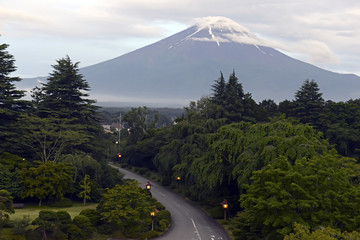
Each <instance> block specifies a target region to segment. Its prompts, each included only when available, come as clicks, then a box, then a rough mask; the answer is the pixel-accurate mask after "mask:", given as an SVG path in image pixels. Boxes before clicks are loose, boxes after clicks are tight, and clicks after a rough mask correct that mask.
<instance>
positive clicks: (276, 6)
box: [0, 0, 360, 77]
mask: <svg viewBox="0 0 360 240" xmlns="http://www.w3.org/2000/svg"><path fill="white" fill-rule="evenodd" d="M206 16H224V17H227V18H230V19H232V20H234V21H236V22H238V23H239V24H241V25H243V26H245V27H246V28H248V29H249V30H250V31H251V32H252V33H254V34H255V35H257V36H258V37H259V38H261V39H264V40H267V41H271V42H272V43H273V44H272V45H273V46H277V48H278V49H279V50H280V51H282V52H284V53H286V54H288V55H290V56H292V57H295V58H297V59H299V60H303V61H306V62H309V63H312V64H315V65H316V66H319V67H322V68H325V69H328V70H331V71H335V72H342V73H356V74H357V75H360V1H358V0H317V1H314V0H311V1H310V0H301V1H297V0H223V1H219V0H192V1H190V0H182V1H179V0H76V1H74V0H48V1H43V0H32V1H27V0H1V2H0V34H1V35H2V36H1V37H0V43H8V44H10V48H9V51H10V53H11V54H13V55H14V56H15V59H16V65H17V66H18V71H17V72H16V74H17V75H20V76H22V77H27V76H44V75H47V74H48V73H49V72H51V71H52V68H51V65H52V64H54V63H55V60H56V59H59V58H61V57H64V56H66V55H69V56H70V57H71V59H72V60H73V61H79V62H80V67H84V66H88V65H92V64H96V63H99V62H101V61H104V60H108V59H111V58H115V57H117V56H120V55H123V54H125V53H127V52H130V51H132V50H135V49H138V48H140V47H143V46H145V45H148V44H151V43H153V42H155V41H157V40H160V39H162V38H165V37H167V36H170V35H172V34H174V33H177V32H179V31H181V30H184V29H186V28H187V27H189V26H191V25H192V24H193V23H194V22H195V20H194V19H195V18H200V17H206Z"/></svg>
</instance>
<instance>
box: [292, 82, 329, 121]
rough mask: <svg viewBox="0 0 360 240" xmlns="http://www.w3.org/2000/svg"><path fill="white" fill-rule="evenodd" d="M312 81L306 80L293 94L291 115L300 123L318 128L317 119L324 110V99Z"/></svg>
mask: <svg viewBox="0 0 360 240" xmlns="http://www.w3.org/2000/svg"><path fill="white" fill-rule="evenodd" d="M319 90H320V89H319V86H318V84H317V83H316V82H315V81H314V80H311V81H309V80H306V81H305V82H304V84H303V85H302V86H301V88H300V89H299V90H298V91H297V92H296V94H295V101H294V109H293V114H294V116H295V117H297V118H299V119H300V121H301V122H302V123H309V124H311V125H313V126H315V127H318V124H319V117H320V116H321V113H322V112H323V110H324V105H325V103H324V99H323V98H322V93H320V92H319Z"/></svg>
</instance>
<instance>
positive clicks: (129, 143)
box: [0, 44, 360, 240]
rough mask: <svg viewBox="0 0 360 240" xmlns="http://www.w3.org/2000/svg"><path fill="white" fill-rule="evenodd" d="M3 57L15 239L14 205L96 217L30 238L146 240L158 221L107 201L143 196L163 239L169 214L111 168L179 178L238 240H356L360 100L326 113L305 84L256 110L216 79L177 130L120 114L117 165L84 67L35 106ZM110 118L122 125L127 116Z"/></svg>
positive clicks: (55, 75) (4, 213)
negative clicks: (63, 207)
mask: <svg viewBox="0 0 360 240" xmlns="http://www.w3.org/2000/svg"><path fill="white" fill-rule="evenodd" d="M6 48H7V45H6V44H2V45H0V105H1V108H0V154H1V155H0V164H1V165H0V202H1V203H2V204H1V207H0V217H1V219H0V221H1V225H0V228H6V227H7V228H11V227H12V228H13V229H15V228H14V226H15V224H14V223H13V222H11V221H10V220H9V215H11V213H13V212H14V209H13V208H12V206H11V204H10V203H11V202H19V201H21V202H35V201H36V203H37V204H38V205H39V206H41V205H43V204H53V203H58V202H59V201H60V202H63V199H69V200H70V201H76V200H77V201H83V202H84V204H85V203H86V200H87V199H88V200H91V201H94V202H99V206H98V208H97V210H96V211H93V212H91V213H89V214H87V216H85V217H83V216H81V217H79V218H80V219H79V218H78V219H76V221H75V218H74V219H73V220H71V221H70V220H69V217H68V216H67V215H66V214H65V213H61V212H60V213H59V212H57V213H48V212H43V213H42V214H39V217H38V218H37V219H36V220H34V221H33V222H31V224H32V226H33V228H32V229H33V230H32V231H28V230H27V229H29V228H28V225H30V223H29V222H28V223H27V225H26V224H25V225H24V224H23V225H22V226H23V228H22V229H23V231H28V232H27V233H28V234H30V235H31V234H35V235H36V234H41V235H42V236H53V237H54V236H55V235H56V234H58V233H59V236H58V237H57V238H55V239H68V238H69V239H87V238H88V237H89V236H90V235H91V233H92V232H94V231H100V232H101V231H103V232H111V231H113V230H114V228H120V229H122V230H123V232H124V234H125V235H127V236H137V237H138V236H139V235H136V234H139V232H142V233H144V232H146V231H149V229H148V227H149V221H151V219H150V217H149V216H147V217H146V218H144V219H142V218H141V214H140V215H137V216H136V217H134V218H131V219H129V218H125V217H124V218H122V219H118V218H113V216H114V214H116V213H115V212H112V210H113V209H111V204H109V202H108V201H107V200H109V199H114V197H115V196H119V195H121V194H122V193H123V191H135V192H136V193H135V192H134V194H133V195H134V196H138V199H139V204H138V206H137V210H138V211H139V212H140V213H141V212H142V213H144V212H147V211H149V210H150V209H151V208H154V206H157V208H159V209H160V210H162V211H164V213H163V216H164V217H163V220H164V221H162V224H160V222H158V223H157V227H158V229H166V227H167V226H168V224H169V222H167V221H168V220H169V215H168V213H166V212H165V211H166V210H164V209H163V208H162V207H161V205H160V204H159V203H156V201H155V200H151V201H150V200H149V199H148V198H149V196H148V195H146V193H144V192H142V189H138V190H136V188H135V189H134V187H131V186H134V185H135V184H136V183H133V182H128V181H125V180H124V179H122V177H121V176H120V175H119V174H118V173H117V172H116V171H115V170H114V169H112V168H110V167H109V166H108V164H107V163H108V162H109V161H114V162H118V163H121V164H128V165H131V166H135V167H139V168H144V169H147V170H149V171H154V172H157V173H159V174H160V175H161V176H162V177H161V183H162V184H163V185H165V186H170V185H172V184H174V183H176V181H177V177H180V178H181V184H182V186H183V189H185V191H186V192H185V193H184V194H185V196H186V197H188V198H189V199H191V200H193V201H196V202H197V203H198V204H200V205H202V206H207V207H209V206H210V209H209V213H210V214H212V215H213V216H214V218H221V214H222V212H221V208H220V206H219V203H220V202H221V201H223V199H227V201H228V202H229V209H228V216H229V219H228V222H227V223H226V224H227V225H228V226H229V231H231V233H232V235H233V236H234V239H249V240H250V239H289V240H290V239H319V236H320V237H321V239H359V238H360V233H358V231H359V227H360V218H359V217H358V216H359V212H358V211H360V201H359V200H360V190H359V174H360V165H359V163H358V162H359V151H358V149H359V144H360V134H359V130H360V125H359V124H360V121H359V120H360V119H359V118H360V99H355V100H353V99H350V100H348V101H346V102H333V101H330V100H327V101H325V100H324V99H323V98H322V93H321V91H320V87H319V86H318V85H317V83H316V81H315V80H312V79H308V80H303V81H304V82H303V85H302V86H301V88H300V89H298V90H297V91H295V94H294V99H293V100H284V101H282V102H280V103H275V102H274V101H273V100H271V99H265V100H263V101H261V102H258V103H257V102H255V101H254V100H253V99H252V96H251V93H246V92H245V91H244V89H243V87H242V84H241V82H240V81H239V79H238V78H237V77H236V74H235V72H232V73H230V74H229V78H228V79H227V80H225V77H224V75H223V73H221V72H220V76H219V78H218V79H217V80H215V81H213V84H212V86H211V88H212V94H211V95H210V96H205V97H202V98H200V99H199V100H198V101H196V102H190V103H189V105H188V106H186V107H185V108H184V113H183V114H182V115H181V116H179V117H177V118H176V119H174V121H172V122H171V124H159V119H160V117H159V114H156V113H153V114H150V111H149V109H148V108H147V107H145V106H143V107H137V108H131V109H129V111H127V112H126V113H124V114H123V115H122V119H121V122H122V124H123V128H122V129H121V133H120V135H121V142H120V146H119V149H121V155H119V154H118V153H119V152H118V151H117V147H118V146H116V144H115V141H116V140H117V136H118V133H117V132H116V131H113V132H112V133H108V134H107V133H105V132H104V129H103V128H102V126H101V124H100V122H101V121H102V120H101V119H102V118H103V119H104V118H109V115H106V113H104V112H103V111H101V110H100V109H99V107H98V106H96V101H95V100H91V99H90V98H89V94H88V91H89V90H90V86H89V85H88V84H87V82H86V80H85V79H83V77H82V76H81V75H80V74H79V73H78V63H73V62H72V61H71V59H70V58H69V57H68V56H67V57H65V58H61V59H59V60H57V61H56V64H55V65H53V72H52V73H50V77H49V78H48V81H47V82H46V83H44V84H42V86H41V87H36V88H34V89H33V90H32V92H31V97H32V100H31V101H27V100H23V98H24V95H25V93H24V91H21V90H18V89H16V86H15V83H16V82H17V81H21V79H20V78H18V77H13V74H12V73H13V72H14V71H15V70H16V67H15V65H14V62H15V59H14V58H13V56H12V55H11V54H9V53H8V52H7V51H6ZM112 114H113V115H112V117H113V120H114V121H116V119H117V118H118V117H119V113H118V112H113V113H112ZM110 115H111V114H110ZM110 117H111V116H110ZM120 156H121V157H120ZM90 183H91V184H90ZM69 184H70V185H71V187H70V188H69V187H67V186H69ZM89 185H91V187H90V190H89V187H88V186H89ZM129 185H130V186H129ZM115 198H116V197H115ZM117 202H118V204H119V205H121V204H123V202H122V201H121V198H118V201H117ZM145 203H150V205H146V204H145ZM211 206H213V207H212V208H211ZM219 209H220V214H219ZM64 215H66V216H65V217H64ZM83 215H86V214H83ZM79 216H80V215H79ZM94 216H96V217H94ZM54 219H56V221H55V220H54ZM62 219H67V220H66V221H65V220H64V222H62ZM94 219H97V220H96V221H95V220H94ZM54 222H56V223H57V224H55V223H54ZM79 222H80V223H79ZM84 222H86V224H85V223H84ZM49 223H52V224H49ZM65 223H66V224H67V225H66V224H65ZM109 223H115V226H114V225H112V224H109ZM19 224H20V223H17V225H19ZM20 225H21V224H20ZM47 226H52V228H50V227H49V228H46V227H47ZM85 226H87V227H88V228H86V227H85ZM81 227H82V228H83V229H85V228H86V229H87V230H86V231H85V230H82V231H81ZM108 228H110V229H108ZM79 229H80V230H79ZM126 231H128V232H126ZM80 232H85V233H88V234H89V235H86V234H85V235H84V236H80V235H81V234H80ZM14 234H15V233H14ZM77 234H79V236H78V235H77ZM61 237H63V238H61ZM29 239H30V238H29ZM34 239H36V238H34Z"/></svg>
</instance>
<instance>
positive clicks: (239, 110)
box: [224, 71, 245, 122]
mask: <svg viewBox="0 0 360 240" xmlns="http://www.w3.org/2000/svg"><path fill="white" fill-rule="evenodd" d="M244 97H245V94H244V90H243V87H242V84H241V83H239V81H238V78H237V77H236V76H235V71H233V73H232V74H230V77H229V80H228V82H227V84H226V86H225V103H224V104H225V106H224V107H225V111H226V116H227V118H228V119H230V121H232V122H238V121H241V120H242V119H243V113H244V110H245V109H244Z"/></svg>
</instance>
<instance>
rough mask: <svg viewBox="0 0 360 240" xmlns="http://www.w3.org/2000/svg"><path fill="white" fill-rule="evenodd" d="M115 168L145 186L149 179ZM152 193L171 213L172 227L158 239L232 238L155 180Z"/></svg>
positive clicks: (199, 211)
mask: <svg viewBox="0 0 360 240" xmlns="http://www.w3.org/2000/svg"><path fill="white" fill-rule="evenodd" d="M112 166H113V167H115V166H114V165H112ZM115 168H117V169H118V170H119V171H121V172H122V173H124V174H125V178H130V179H136V180H137V181H138V182H139V184H140V186H141V187H143V188H145V184H146V183H147V182H148V179H146V178H144V177H142V176H140V175H137V174H135V173H132V172H130V171H127V170H125V169H123V168H119V167H115ZM151 193H152V196H153V197H154V198H156V199H157V200H158V201H159V202H161V203H162V204H163V205H164V206H165V207H166V209H167V210H169V211H170V213H171V227H170V229H169V230H168V231H167V232H166V233H165V234H163V235H162V236H160V237H158V238H156V239H157V240H160V239H162V240H165V239H166V240H230V238H229V236H228V234H227V233H226V231H225V230H224V229H223V227H222V226H221V225H220V224H219V223H218V222H216V221H215V220H214V219H213V218H211V217H210V216H208V215H207V214H206V213H205V212H204V211H203V210H201V209H200V208H198V207H196V206H194V205H193V204H192V203H191V202H190V201H188V200H186V199H185V198H183V197H182V196H180V195H178V194H177V193H174V192H172V191H170V190H169V189H166V188H164V187H162V186H161V185H159V184H157V183H155V182H151Z"/></svg>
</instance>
